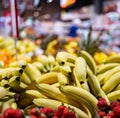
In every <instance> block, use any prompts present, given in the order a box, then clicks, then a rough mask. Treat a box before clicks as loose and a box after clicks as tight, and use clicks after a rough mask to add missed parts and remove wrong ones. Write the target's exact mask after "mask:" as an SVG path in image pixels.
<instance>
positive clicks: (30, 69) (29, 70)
mask: <svg viewBox="0 0 120 118" xmlns="http://www.w3.org/2000/svg"><path fill="white" fill-rule="evenodd" d="M24 72H25V73H26V74H27V75H28V77H29V78H30V80H31V81H34V80H35V81H36V80H37V79H38V78H39V77H40V76H41V72H40V71H39V70H38V69H37V68H36V67H35V66H33V65H32V64H30V63H28V64H27V66H26V68H25V69H24Z"/></svg>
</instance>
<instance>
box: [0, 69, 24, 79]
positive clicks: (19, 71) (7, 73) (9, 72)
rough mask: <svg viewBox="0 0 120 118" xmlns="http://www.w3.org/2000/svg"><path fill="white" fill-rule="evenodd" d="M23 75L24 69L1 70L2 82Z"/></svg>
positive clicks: (0, 77)
mask: <svg viewBox="0 0 120 118" xmlns="http://www.w3.org/2000/svg"><path fill="white" fill-rule="evenodd" d="M22 73H23V69H22V68H19V67H16V68H11V67H10V68H4V69H0V80H1V79H9V78H11V77H12V76H20V75H21V74H22Z"/></svg>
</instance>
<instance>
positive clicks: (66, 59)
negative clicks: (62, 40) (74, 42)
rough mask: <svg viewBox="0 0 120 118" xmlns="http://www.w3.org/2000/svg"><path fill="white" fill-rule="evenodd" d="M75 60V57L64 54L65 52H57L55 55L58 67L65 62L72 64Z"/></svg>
mask: <svg viewBox="0 0 120 118" xmlns="http://www.w3.org/2000/svg"><path fill="white" fill-rule="evenodd" d="M75 59H76V56H74V55H72V54H70V53H68V52H65V51H61V52H58V53H57V55H56V61H57V62H58V63H59V64H60V65H64V64H65V62H70V63H74V62H75Z"/></svg>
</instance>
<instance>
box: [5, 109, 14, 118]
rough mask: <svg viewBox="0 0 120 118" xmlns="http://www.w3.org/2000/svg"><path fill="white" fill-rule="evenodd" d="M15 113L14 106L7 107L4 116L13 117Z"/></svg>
mask: <svg viewBox="0 0 120 118" xmlns="http://www.w3.org/2000/svg"><path fill="white" fill-rule="evenodd" d="M13 114H14V109H13V108H7V109H5V111H4V112H3V116H4V117H5V118H12V117H13Z"/></svg>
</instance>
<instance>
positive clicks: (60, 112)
mask: <svg viewBox="0 0 120 118" xmlns="http://www.w3.org/2000/svg"><path fill="white" fill-rule="evenodd" d="M65 108H66V106H64V105H61V106H59V107H58V109H57V111H56V112H55V115H57V116H59V117H60V116H62V115H63V111H64V109H65Z"/></svg>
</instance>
